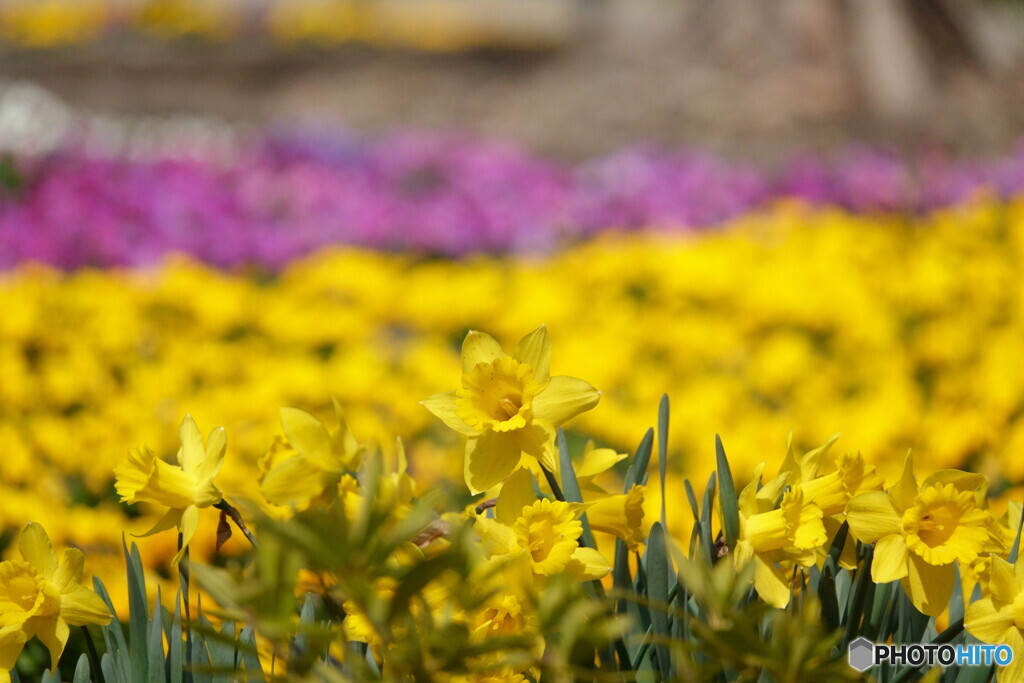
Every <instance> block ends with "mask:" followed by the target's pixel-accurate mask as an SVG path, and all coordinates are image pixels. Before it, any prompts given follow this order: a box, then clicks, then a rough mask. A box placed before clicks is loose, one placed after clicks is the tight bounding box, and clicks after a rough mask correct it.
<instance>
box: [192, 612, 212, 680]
mask: <svg viewBox="0 0 1024 683" xmlns="http://www.w3.org/2000/svg"><path fill="white" fill-rule="evenodd" d="M196 621H197V623H198V627H197V628H192V629H190V631H191V633H192V666H191V673H192V680H193V681H194V683H214V681H213V676H212V675H211V674H210V664H211V663H210V652H209V650H208V649H207V647H206V635H205V632H207V631H210V630H212V629H213V625H212V624H210V622H209V620H208V619H207V618H206V617H204V616H203V614H202V612H201V611H200V612H199V617H198V618H197V620H196Z"/></svg>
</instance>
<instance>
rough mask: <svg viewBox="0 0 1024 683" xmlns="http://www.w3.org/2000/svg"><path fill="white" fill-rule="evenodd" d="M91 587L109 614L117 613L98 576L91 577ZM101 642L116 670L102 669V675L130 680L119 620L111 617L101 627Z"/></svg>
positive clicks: (125, 644)
mask: <svg viewBox="0 0 1024 683" xmlns="http://www.w3.org/2000/svg"><path fill="white" fill-rule="evenodd" d="M125 562H126V563H127V562H128V557H127V555H126V556H125ZM92 585H93V589H94V590H95V591H96V594H97V595H98V596H100V598H102V599H103V602H105V603H106V605H107V609H109V610H110V613H111V614H117V611H116V610H115V609H114V603H113V602H111V601H110V595H109V594H108V593H107V588H106V586H104V585H103V582H102V581H100V580H99V577H93V580H92ZM103 643H104V644H105V645H106V647H107V652H106V653H105V654H107V655H109V656H110V666H111V667H112V668H113V669H114V671H116V672H117V673H116V675H114V674H108V673H107V671H106V669H105V668H104V670H103V677H104V678H105V679H106V680H107V681H108V683H109V682H110V681H117V683H122V682H123V683H128V681H129V680H130V678H129V674H128V672H129V671H130V670H131V665H130V663H129V661H128V643H127V642H126V641H125V637H124V629H122V628H121V622H120V621H118V620H117V619H111V620H110V623H109V624H107V625H106V626H104V627H103ZM100 667H101V668H103V661H102V660H101V661H100Z"/></svg>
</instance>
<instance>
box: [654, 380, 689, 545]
mask: <svg viewBox="0 0 1024 683" xmlns="http://www.w3.org/2000/svg"><path fill="white" fill-rule="evenodd" d="M667 475H668V394H662V395H661V403H659V404H658V481H659V483H660V484H661V525H662V526H666V525H667V524H668V522H667V521H666V517H667V515H666V509H665V505H666V503H665V479H666V477H667ZM694 502H696V501H694ZM695 519H696V517H695Z"/></svg>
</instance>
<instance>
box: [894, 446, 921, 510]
mask: <svg viewBox="0 0 1024 683" xmlns="http://www.w3.org/2000/svg"><path fill="white" fill-rule="evenodd" d="M918 490H919V489H918V485H917V478H916V477H914V455H913V453H907V459H906V460H904V461H903V476H901V477H900V479H899V481H897V482H896V483H895V484H893V485H892V486H891V487H889V500H890V502H891V503H892V506H893V508H895V510H896V512H898V513H899V514H903V512H904V511H905V510H906V509H907V508H909V507H910V506H911V505H913V504H914V499H915V498H917V492H918Z"/></svg>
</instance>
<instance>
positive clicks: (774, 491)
mask: <svg viewBox="0 0 1024 683" xmlns="http://www.w3.org/2000/svg"><path fill="white" fill-rule="evenodd" d="M763 468H764V464H763V463H762V464H761V465H759V466H758V467H757V468H756V469H755V471H754V478H753V480H752V481H751V482H750V483H749V484H748V485H747V486H746V487H745V488H744V489H743V491H742V492H741V493H740V495H739V499H738V503H739V522H740V529H739V538H738V539H737V540H736V547H735V550H734V552H733V558H734V560H733V561H734V563H735V566H736V567H737V568H739V567H742V566H744V565H746V564H747V563H748V562H753V563H754V588H756V589H757V593H758V595H760V596H761V599H762V600H764V601H765V602H767V603H768V604H769V605H772V606H774V607H785V606H786V605H787V604H789V593H790V586H789V576H788V575H787V569H788V567H789V566H791V565H792V564H793V563H796V564H799V565H802V566H804V567H809V566H811V565H812V564H814V561H815V558H816V556H817V549H818V547H819V546H821V545H822V544H823V543H824V542H825V539H826V536H825V527H824V525H823V524H822V514H821V508H819V507H818V506H817V505H815V504H814V503H812V502H810V501H809V500H807V499H806V497H805V496H804V493H803V491H802V490H801V489H799V488H792V489H789V490H788V491H786V492H785V493H784V494H783V495H782V499H781V502H780V503H779V506H778V507H775V501H776V500H777V499H778V497H779V494H780V493H781V492H782V491H783V489H784V488H785V486H786V484H787V481H788V479H789V475H788V474H784V475H782V476H779V477H776V478H775V479H773V480H771V481H769V482H768V483H766V484H765V485H764V486H763V487H761V489H760V490H758V488H757V484H758V482H759V481H760V479H761V470H762V469H763Z"/></svg>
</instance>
